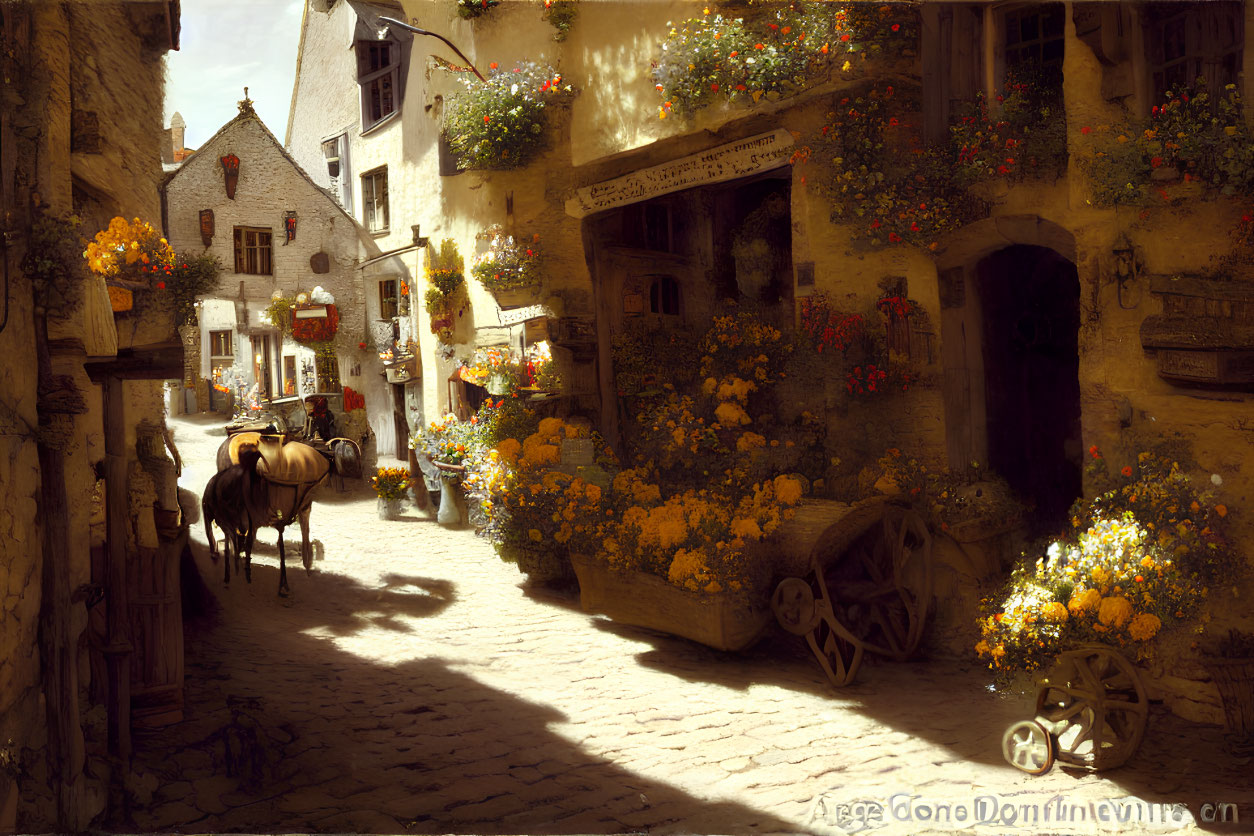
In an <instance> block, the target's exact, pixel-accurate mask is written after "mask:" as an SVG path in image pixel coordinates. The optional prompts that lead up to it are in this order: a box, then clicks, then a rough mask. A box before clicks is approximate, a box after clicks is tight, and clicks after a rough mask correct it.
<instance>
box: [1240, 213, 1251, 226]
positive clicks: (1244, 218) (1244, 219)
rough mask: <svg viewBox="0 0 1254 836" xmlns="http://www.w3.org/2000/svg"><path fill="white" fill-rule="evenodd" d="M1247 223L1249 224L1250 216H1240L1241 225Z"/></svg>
mask: <svg viewBox="0 0 1254 836" xmlns="http://www.w3.org/2000/svg"><path fill="white" fill-rule="evenodd" d="M1249 222H1250V216H1249V215H1242V216H1241V223H1243V224H1248V223H1249Z"/></svg>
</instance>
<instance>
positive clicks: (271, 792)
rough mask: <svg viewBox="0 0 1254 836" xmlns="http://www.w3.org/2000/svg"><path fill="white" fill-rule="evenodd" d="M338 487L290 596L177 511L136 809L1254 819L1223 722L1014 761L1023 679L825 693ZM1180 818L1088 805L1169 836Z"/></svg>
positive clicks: (324, 499) (590, 825)
mask: <svg viewBox="0 0 1254 836" xmlns="http://www.w3.org/2000/svg"><path fill="white" fill-rule="evenodd" d="M171 425H172V426H173V428H174V431H175V440H176V443H177V444H178V447H179V449H180V452H181V453H182V456H183V459H184V462H185V468H184V471H183V475H182V479H181V483H182V484H183V486H184V487H187V488H189V489H191V490H193V491H195V492H197V494H199V491H200V490H201V488H203V486H204V483H205V481H206V480H207V479H208V478H209V476H210V475H211V473H212V467H213V465H212V461H213V454H214V452H215V450H216V449H217V446H218V445H219V444H220V443H221V440H222V439H223V437H224V436H223V434H222V429H221V423H220V421H217V422H215V421H212V420H210V419H209V418H201V417H195V418H187V417H183V418H174V419H171ZM382 463H383V462H381V464H382ZM349 484H350V488H349V490H348V491H347V492H344V493H336V492H335V490H334V489H333V488H331V487H329V486H327V487H324V488H323V489H322V492H321V494H320V498H319V501H317V502H316V503H315V505H314V510H313V515H312V526H311V531H312V537H313V538H314V539H315V540H317V541H318V542H319V543H320V549H319V556H320V558H321V559H319V560H317V561H316V563H315V569H314V572H313V574H312V575H309V574H306V573H305V572H303V571H301V569H300V558H299V531H298V530H297V529H296V528H295V527H293V529H291V530H289V531H288V532H287V534H286V536H287V542H288V564H289V565H288V569H289V574H290V578H289V579H290V583H291V587H292V595H291V597H290V598H288V599H281V598H279V597H278V596H277V595H276V594H275V593H276V589H277V586H278V577H277V575H278V553H277V549H276V547H275V539H274V532H273V531H272V530H269V529H266V530H265V531H263V533H262V535H261V537H260V542H259V544H258V547H257V554H256V556H255V557H254V561H253V578H252V583H251V585H250V584H246V583H244V582H243V578H242V577H241V578H236V577H234V576H233V577H232V581H231V584H230V586H229V588H228V587H224V586H223V584H222V566H221V564H220V563H219V564H213V563H211V562H210V560H209V557H208V553H207V549H206V545H205V540H204V526H203V522H199V521H198V522H197V523H195V524H194V525H193V526H192V532H193V535H192V536H193V550H194V551H195V557H196V563H197V566H198V568H199V570H200V575H201V577H202V578H203V583H204V586H205V590H206V594H207V596H208V598H209V599H210V602H211V603H212V602H213V601H216V606H210V607H209V608H208V611H206V612H204V613H201V614H197V613H194V612H189V613H187V618H188V621H187V627H186V634H185V644H186V652H187V670H186V686H185V694H186V711H185V718H186V719H185V720H184V722H183V723H181V724H178V725H175V726H172V727H168V728H165V729H157V730H144V729H138V730H136V734H135V745H136V757H135V770H136V773H137V775H138V777H137V778H136V781H135V787H134V789H135V791H136V794H137V795H138V801H137V804H136V807H135V808H134V809H133V810H132V811H131V814H132V817H133V823H132V824H131V825H129V826H128V827H133V828H134V829H137V830H140V831H171V830H179V831H195V832H221V831H250V832H272V831H277V832H293V831H313V832H377V833H378V832H386V833H403V832H450V833H622V832H630V831H649V832H670V833H673V832H697V833H737V834H739V833H773V832H818V833H829V832H843V831H841V830H838V829H837V825H838V824H839V823H840V822H847V821H848V820H849V813H848V811H847V810H846V811H844V812H839V806H840V805H841V804H842V803H850V802H855V801H858V800H859V799H866V800H871V801H877V802H879V803H881V804H884V805H885V808H884V820H885V824H884V825H883V826H882V827H880V828H878V829H877V830H875V832H877V833H924V832H933V829H929V828H933V825H932V824H931V823H930V821H928V820H927V819H926V818H925V817H931V816H933V815H935V813H936V811H937V809H938V806H937V805H940V804H948V805H953V809H957V805H966V807H967V808H969V809H970V810H971V812H972V815H973V816H974V815H975V811H976V807H975V803H976V800H977V799H979V798H981V797H983V798H985V808H984V809H985V810H987V809H988V806H987V805H988V801H987V797H990V796H996V797H997V798H998V799H1000V800H1001V801H1002V802H1003V803H1005V804H1008V805H1011V806H1010V807H1009V808H1006V809H1009V810H1010V811H1011V813H1014V815H1015V818H1014V819H1009V818H1006V817H1005V816H1007V815H1009V814H1007V813H1005V810H1004V809H1003V811H1002V817H1001V818H999V820H998V824H997V825H996V826H992V825H990V826H987V827H979V828H976V830H977V832H989V833H991V832H1024V833H1055V832H1056V833H1072V832H1077V833H1080V832H1095V828H1096V827H1097V825H1096V824H1095V823H1094V822H1093V821H1092V820H1086V821H1085V822H1083V823H1077V824H1075V825H1074V827H1073V826H1072V823H1073V822H1074V818H1075V816H1072V817H1070V818H1068V819H1067V820H1066V821H1067V822H1068V823H1067V824H1056V823H1055V821H1050V822H1048V823H1047V822H1046V820H1045V819H1044V818H1041V819H1040V820H1039V821H1037V822H1031V821H1024V820H1023V819H1022V817H1021V814H1020V813H1018V812H1015V811H1018V810H1020V809H1022V807H1023V805H1029V806H1030V805H1042V809H1044V803H1045V802H1046V801H1048V800H1050V799H1051V798H1055V797H1059V798H1061V799H1062V800H1063V801H1062V802H1060V803H1058V804H1055V805H1050V806H1049V807H1048V809H1050V810H1057V809H1060V807H1061V806H1062V805H1063V804H1065V806H1066V808H1067V809H1072V810H1076V809H1080V808H1082V807H1083V808H1084V809H1089V810H1096V809H1097V808H1096V807H1093V808H1089V807H1087V805H1088V804H1089V802H1096V801H1100V800H1104V799H1124V798H1126V797H1128V796H1134V797H1135V798H1136V799H1140V800H1141V801H1143V802H1145V808H1149V809H1151V811H1152V812H1155V814H1156V815H1157V814H1161V813H1162V812H1163V808H1161V807H1159V806H1158V805H1161V804H1166V805H1172V804H1185V805H1187V806H1188V811H1189V815H1190V816H1191V817H1193V818H1196V819H1197V820H1198V823H1197V825H1196V827H1197V828H1199V829H1202V830H1207V831H1210V832H1215V833H1237V832H1251V829H1254V779H1252V778H1251V772H1252V771H1254V767H1252V766H1251V763H1250V761H1249V759H1244V760H1241V759H1237V758H1234V757H1233V756H1231V755H1228V754H1226V753H1224V752H1223V751H1222V750H1221V748H1220V742H1221V739H1222V730H1221V729H1220V728H1218V727H1215V726H1199V725H1194V724H1190V723H1187V722H1185V721H1183V720H1180V719H1178V718H1175V717H1173V716H1171V715H1170V714H1167V713H1166V712H1164V711H1162V710H1161V709H1157V710H1156V711H1155V713H1154V714H1153V716H1152V717H1151V721H1150V729H1149V732H1148V733H1147V738H1146V741H1145V743H1144V744H1143V746H1142V748H1141V750H1140V753H1139V754H1138V756H1137V757H1136V758H1135V759H1134V760H1133V761H1132V763H1130V764H1129V765H1128V766H1127V767H1125V768H1123V769H1119V770H1116V771H1114V772H1111V773H1104V774H1102V775H1100V776H1099V775H1090V774H1084V773H1078V772H1069V771H1066V770H1063V769H1060V768H1055V769H1054V770H1053V771H1051V772H1050V773H1048V774H1046V775H1044V776H1040V777H1031V776H1028V775H1025V774H1023V773H1020V772H1018V771H1016V770H1014V769H1012V768H1011V767H1009V766H1007V765H1006V764H1005V763H1004V761H1003V760H1002V759H1001V755H1000V753H999V743H1000V738H1001V734H1002V731H1003V729H1004V728H1005V727H1006V726H1007V725H1008V724H1009V723H1010V722H1012V721H1013V720H1016V719H1026V718H1028V717H1029V716H1030V714H1031V706H1030V705H1029V701H1028V698H1027V697H1021V698H1016V699H1008V698H1001V697H998V696H997V695H995V694H993V693H991V692H989V691H987V690H986V689H985V686H984V682H985V679H984V677H982V676H981V672H980V671H979V670H977V669H975V668H974V666H972V667H971V668H970V669H964V668H963V666H961V665H957V664H955V663H952V662H939V661H936V662H918V663H911V664H891V663H887V662H876V661H868V663H867V664H866V665H865V666H864V667H863V669H862V672H861V674H860V675H859V679H858V682H857V683H856V684H855V685H853V686H852V687H849V688H846V689H844V690H842V691H835V690H833V689H831V688H830V687H829V686H828V684H827V682H826V680H825V679H824V677H823V675H822V673H821V672H820V670H819V667H818V665H817V664H816V663H815V661H814V660H813V658H812V657H811V656H810V655H809V651H808V650H807V649H806V648H805V646H804V644H803V642H802V641H801V640H799V639H797V638H795V637H792V636H788V635H786V634H783V633H782V632H778V633H776V632H772V633H771V634H769V635H768V636H767V638H766V639H765V640H763V641H762V642H760V643H759V644H758V645H756V646H755V647H754V648H753V649H752V650H750V651H748V652H746V653H742V654H735V655H733V654H723V653H718V652H715V651H712V650H707V649H705V648H704V647H701V646H699V645H696V644H692V643H689V642H687V641H684V640H681V639H677V638H672V637H669V636H665V635H660V634H656V633H653V632H650V631H647V630H642V629H637V628H632V627H625V626H619V625H615V624H614V623H612V622H609V621H607V620H605V619H602V618H599V617H591V616H588V615H587V614H585V613H583V612H582V611H581V610H580V608H579V602H578V598H577V595H575V594H567V595H563V594H560V593H554V592H547V591H532V590H528V589H526V588H524V587H523V586H521V585H520V582H521V579H522V576H521V575H520V574H519V573H518V570H517V569H516V568H515V567H513V566H511V565H508V564H506V563H504V562H502V561H501V560H500V559H498V558H497V557H496V555H495V553H494V552H493V550H492V548H491V546H490V545H489V544H488V543H487V542H485V541H484V540H482V539H479V538H477V537H476V536H475V535H474V533H473V532H472V531H470V530H456V531H450V530H447V529H444V528H441V527H440V526H438V525H437V524H436V523H435V521H434V519H433V516H429V515H427V514H424V513H422V512H419V511H416V510H414V509H412V508H409V509H408V510H407V511H406V513H405V516H404V518H403V519H401V520H399V521H392V522H384V521H381V520H379V519H378V517H377V515H376V510H375V499H374V495H373V492H372V491H371V490H370V488H369V485H368V483H367V482H366V481H365V480H363V481H361V482H357V483H355V484H354V483H351V482H350V483H349ZM898 793H904V794H907V795H913V796H918V798H917V799H916V800H915V802H914V806H913V807H912V808H911V809H912V810H913V811H914V812H912V813H910V815H909V817H908V819H907V820H905V821H897V820H895V818H894V816H893V815H892V807H891V805H890V797H892V796H893V795H895V794H898ZM902 800H904V799H898V801H902ZM1207 802H1221V803H1234V804H1237V805H1239V806H1238V808H1237V809H1238V810H1239V816H1240V821H1239V822H1236V823H1233V822H1231V821H1229V822H1227V823H1217V824H1204V823H1202V816H1203V815H1204V810H1203V807H1202V805H1203V804H1204V803H1207ZM929 805H932V806H929ZM1228 809H1229V808H1225V810H1228ZM1083 811H1084V810H1083V809H1080V812H1083ZM899 812H901V813H905V812H907V811H906V810H905V808H900V809H899ZM1040 815H1041V816H1044V815H1045V813H1041V814H1040ZM1054 815H1055V817H1056V814H1054ZM1144 815H1145V813H1144V809H1143V808H1138V811H1137V812H1136V813H1135V816H1142V817H1143V816H1144ZM1135 816H1134V819H1135ZM842 817H843V818H842ZM903 817H904V816H897V817H896V818H903ZM1228 817H1229V818H1231V812H1230V811H1229V812H1228ZM983 818H987V816H983ZM1099 818H1100V817H1099ZM971 821H972V820H971V819H969V820H968V821H967V822H966V824H967V825H968V826H969V825H970V824H971ZM1178 821H1179V819H1177V820H1176V821H1175V822H1173V820H1172V819H1171V817H1170V815H1168V818H1167V823H1166V824H1161V825H1160V824H1158V820H1157V819H1154V820H1153V821H1152V822H1151V820H1149V819H1143V820H1142V821H1141V822H1140V823H1137V822H1136V821H1135V820H1134V821H1131V822H1128V823H1124V824H1101V825H1100V826H1101V828H1107V829H1119V830H1121V832H1127V833H1140V832H1151V831H1156V832H1176V831H1177V830H1178V829H1180V827H1179V825H1178ZM871 825H872V826H875V823H874V822H872V823H871ZM952 826H957V825H952ZM949 827H951V825H947V824H946V825H944V826H942V827H939V828H934V829H935V830H937V831H940V830H947V829H949ZM1190 828H1191V826H1190ZM1190 828H1186V829H1190Z"/></svg>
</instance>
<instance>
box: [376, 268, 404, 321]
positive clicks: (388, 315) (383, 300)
mask: <svg viewBox="0 0 1254 836" xmlns="http://www.w3.org/2000/svg"><path fill="white" fill-rule="evenodd" d="M388 285H391V295H390V296H388V295H387V294H388ZM400 292H401V282H400V279H398V278H396V277H395V276H394V277H392V278H390V279H379V319H381V320H384V321H386V322H390V321H391V320H393V319H395V318H396V317H398V316H400V302H401V299H400ZM389 299H391V301H390V302H389V301H388V300H389Z"/></svg>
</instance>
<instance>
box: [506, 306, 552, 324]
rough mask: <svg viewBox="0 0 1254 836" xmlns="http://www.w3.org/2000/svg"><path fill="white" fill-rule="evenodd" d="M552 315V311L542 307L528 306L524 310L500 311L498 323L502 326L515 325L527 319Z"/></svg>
mask: <svg viewBox="0 0 1254 836" xmlns="http://www.w3.org/2000/svg"><path fill="white" fill-rule="evenodd" d="M552 315H553V313H552V311H550V310H549V309H548V308H546V307H544V305H528V306H527V307H525V308H513V309H512V310H508V311H501V313H500V322H501V324H502V325H517V324H518V323H520V322H526V321H527V320H529V319H536V318H538V317H542V316H552Z"/></svg>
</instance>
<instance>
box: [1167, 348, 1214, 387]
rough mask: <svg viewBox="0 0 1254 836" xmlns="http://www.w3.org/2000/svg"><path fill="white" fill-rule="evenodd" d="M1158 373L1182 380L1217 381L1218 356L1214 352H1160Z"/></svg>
mask: <svg viewBox="0 0 1254 836" xmlns="http://www.w3.org/2000/svg"><path fill="white" fill-rule="evenodd" d="M1158 373H1159V374H1160V375H1162V376H1163V377H1175V378H1180V379H1183V380H1196V381H1213V382H1218V381H1219V355H1218V354H1217V353H1216V352H1214V351H1170V350H1167V351H1160V352H1158Z"/></svg>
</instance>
